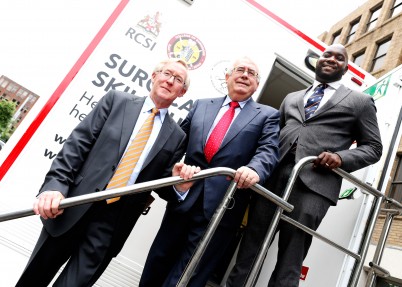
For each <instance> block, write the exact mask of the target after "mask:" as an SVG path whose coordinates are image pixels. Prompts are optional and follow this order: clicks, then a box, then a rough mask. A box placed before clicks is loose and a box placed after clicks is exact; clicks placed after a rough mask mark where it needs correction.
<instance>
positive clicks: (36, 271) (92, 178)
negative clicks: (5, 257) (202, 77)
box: [17, 60, 195, 287]
mask: <svg viewBox="0 0 402 287" xmlns="http://www.w3.org/2000/svg"><path fill="white" fill-rule="evenodd" d="M152 83H153V86H152V89H151V91H150V94H149V97H138V96H134V95H131V94H128V93H124V92H118V91H113V90H112V91H109V92H108V93H107V94H106V95H105V96H104V97H102V99H101V100H100V101H99V103H98V104H97V105H96V106H95V108H94V109H93V110H92V111H91V113H90V114H89V115H88V116H87V117H86V118H85V119H84V120H83V121H82V122H81V123H80V124H79V125H78V126H77V127H76V128H75V129H74V130H73V131H72V133H71V135H70V136H69V138H68V139H67V141H66V142H65V143H64V146H63V148H62V150H61V151H60V152H59V154H58V155H57V157H56V159H55V160H54V161H53V163H52V166H51V168H50V170H49V172H48V173H47V175H46V178H45V181H44V183H43V185H42V187H41V189H40V192H39V195H38V197H37V199H36V201H35V203H34V211H35V213H36V214H40V216H41V217H42V218H41V219H42V221H43V225H44V226H43V229H42V232H41V234H40V237H39V239H38V242H37V244H36V246H35V249H34V251H33V253H32V256H31V258H30V259H29V262H28V265H27V267H26V269H25V270H24V272H23V274H22V276H21V278H20V280H19V281H18V283H17V286H23V287H26V286H35V287H39V286H48V284H49V283H50V282H51V280H52V279H53V277H54V276H55V274H56V273H57V271H58V270H59V268H60V267H61V266H62V265H63V264H64V263H65V262H66V261H67V260H68V263H67V265H66V266H65V268H64V269H63V271H62V272H61V274H60V275H59V277H58V278H57V280H56V282H55V283H54V285H53V286H64V287H72V286H74V287H78V286H92V285H93V284H94V283H95V282H96V281H97V279H98V278H99V276H100V275H101V274H102V272H103V271H104V270H105V269H106V267H107V266H108V264H109V262H110V261H111V259H112V258H113V257H115V256H116V255H117V254H118V253H119V252H120V250H121V248H122V247H123V245H124V243H125V241H126V239H127V237H128V236H129V234H130V232H131V230H132V228H133V227H134V225H135V223H136V221H137V219H138V218H139V217H140V215H141V214H142V212H143V210H144V207H145V206H146V204H147V201H148V200H149V196H150V194H149V193H150V192H144V193H139V194H135V195H130V196H125V197H122V198H120V199H119V200H117V201H116V202H113V203H111V204H108V203H107V202H106V201H104V200H103V201H98V202H96V203H91V204H85V205H80V206H76V207H72V208H68V209H66V210H60V209H59V208H58V207H59V203H60V200H62V199H64V198H66V197H73V196H78V195H84V194H88V193H93V192H97V191H100V190H104V189H105V188H106V186H108V188H110V182H113V181H114V180H115V179H116V177H115V176H114V174H118V173H119V170H120V171H121V170H122V169H121V168H120V167H122V166H123V165H124V164H121V165H120V162H121V163H123V162H124V160H122V159H123V158H125V159H127V156H126V154H127V155H128V154H130V153H129V152H128V151H129V148H128V147H129V146H130V143H131V142H135V146H136V148H137V150H138V146H139V144H137V143H138V141H136V139H138V137H136V135H137V134H142V135H143V137H144V134H143V133H141V131H144V128H141V127H144V126H145V125H146V124H147V123H149V124H148V125H147V132H146V134H147V137H148V135H149V138H148V139H147V140H145V141H142V142H143V143H144V145H143V147H144V148H143V150H142V151H140V152H138V154H140V156H139V158H138V157H137V158H138V161H137V163H136V165H135V167H133V168H129V169H128V171H127V180H124V182H123V183H122V185H123V186H125V185H130V184H134V183H139V182H145V181H150V180H154V179H159V178H162V177H166V176H169V175H170V174H171V173H172V166H173V165H174V164H175V163H176V162H177V161H179V160H180V159H181V157H182V156H183V154H184V151H185V145H184V143H185V138H186V135H185V133H184V132H183V131H182V130H181V128H180V127H179V126H178V125H177V123H175V122H174V121H173V119H172V118H171V117H170V116H169V113H168V107H169V106H170V105H171V104H172V102H173V101H174V100H175V99H176V98H177V97H181V96H183V95H184V94H185V93H186V91H187V89H188V86H189V83H190V80H189V77H188V69H187V65H186V64H185V62H183V61H182V60H178V61H177V60H167V61H162V62H160V63H159V64H158V65H157V66H156V67H155V69H154V71H153V73H152ZM151 114H152V115H151ZM148 119H152V120H148ZM132 146H134V145H132ZM123 155H124V156H123ZM133 158H134V157H131V158H130V159H129V160H128V162H133ZM133 165H134V164H133ZM189 168H190V169H189ZM184 169H186V171H184ZM194 171H195V168H194V167H191V166H185V165H184V164H177V165H175V171H174V172H175V173H176V174H181V173H183V172H184V173H185V176H187V177H188V176H192V174H193V173H194ZM112 177H113V179H112ZM111 179H112V180H111ZM156 191H157V190H156ZM157 192H158V191H157ZM159 195H160V196H161V197H162V198H164V199H166V200H168V201H178V200H180V198H181V195H180V194H176V193H174V192H170V193H169V192H167V193H159Z"/></svg>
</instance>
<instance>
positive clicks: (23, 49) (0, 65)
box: [0, 0, 366, 95]
mask: <svg viewBox="0 0 402 287" xmlns="http://www.w3.org/2000/svg"><path fill="white" fill-rule="evenodd" d="M133 1H134V0H133ZM150 1H152V0H150ZM166 1H180V0H166ZM196 1H207V0H194V3H195V2H196ZM209 1H211V0H209ZM215 1H220V0H215ZM259 2H260V3H261V4H262V5H263V6H265V7H267V8H268V9H269V10H271V11H272V12H274V13H276V14H277V15H278V16H279V17H281V18H283V19H284V20H285V21H287V22H289V23H290V24H291V25H293V26H295V27H296V28H298V29H299V30H300V31H302V32H303V33H305V34H307V35H309V36H310V37H315V36H318V35H320V34H321V33H322V32H324V31H326V30H328V29H329V28H330V27H331V26H332V25H333V24H335V23H336V22H338V21H339V20H341V19H342V18H344V17H345V16H346V15H348V14H349V13H350V12H352V11H353V10H355V9H356V8H358V7H359V6H360V5H362V4H363V3H365V2H366V1H364V0H337V1H332V0H259ZM119 3H120V0H1V4H0V8H1V11H2V13H1V17H0V27H1V38H0V39H1V40H0V75H5V76H7V77H9V78H11V79H12V80H14V81H16V82H17V83H19V84H21V85H23V86H25V87H26V88H28V89H30V90H31V91H32V92H34V93H36V94H38V95H44V94H49V93H51V92H53V91H54V89H55V88H56V87H57V85H58V84H59V83H60V82H61V80H62V79H63V77H64V76H65V75H66V74H67V72H68V71H69V69H70V68H71V66H72V64H71V63H75V61H76V60H77V59H78V57H79V56H80V55H81V53H82V52H83V50H84V49H85V48H86V47H87V45H88V44H89V42H90V40H92V38H93V36H94V35H95V34H96V32H98V30H99V28H100V27H101V26H102V24H103V23H104V22H105V21H106V19H107V18H108V16H109V15H110V13H111V12H112V11H113V9H114V8H115V7H116V6H117V5H118V4H119ZM289 8H291V9H289ZM306 15H321V17H318V16H317V17H316V18H317V19H313V17H311V16H306ZM43 77H46V79H47V81H46V83H47V84H46V85H43V79H41V78H43Z"/></svg>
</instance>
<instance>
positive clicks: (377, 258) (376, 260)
mask: <svg viewBox="0 0 402 287" xmlns="http://www.w3.org/2000/svg"><path fill="white" fill-rule="evenodd" d="M383 211H385V212H386V217H385V220H384V225H383V228H382V230H381V235H380V237H379V239H378V244H377V248H376V250H375V253H374V256H373V260H372V261H371V262H370V263H371V264H370V266H371V270H370V271H369V273H368V275H367V280H366V285H365V286H366V287H374V286H375V281H376V280H375V279H376V277H377V271H376V269H381V273H382V274H386V273H387V272H384V269H382V268H379V265H380V263H381V259H382V256H383V253H384V249H385V243H386V241H387V238H388V234H389V231H390V229H391V224H392V221H393V219H394V217H395V216H396V215H399V214H400V212H399V211H398V210H389V209H384V210H383ZM388 275H389V272H388Z"/></svg>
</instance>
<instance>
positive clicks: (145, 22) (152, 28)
mask: <svg viewBox="0 0 402 287" xmlns="http://www.w3.org/2000/svg"><path fill="white" fill-rule="evenodd" d="M160 18H161V13H160V12H156V14H155V16H153V17H151V16H149V15H147V16H145V18H144V19H142V20H141V21H140V22H138V24H137V26H139V27H142V28H143V29H144V30H145V31H146V32H148V33H151V34H152V35H154V36H155V38H156V37H158V35H159V32H160V31H161V27H162V23H161V22H160Z"/></svg>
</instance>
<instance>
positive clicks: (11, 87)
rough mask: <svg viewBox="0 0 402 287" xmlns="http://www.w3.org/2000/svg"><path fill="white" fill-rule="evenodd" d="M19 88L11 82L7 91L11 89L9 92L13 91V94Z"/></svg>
mask: <svg viewBox="0 0 402 287" xmlns="http://www.w3.org/2000/svg"><path fill="white" fill-rule="evenodd" d="M18 88H19V87H18V86H17V85H15V84H12V83H10V84H9V85H8V86H7V91H9V92H10V93H12V94H15V92H16V91H17V90H18Z"/></svg>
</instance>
